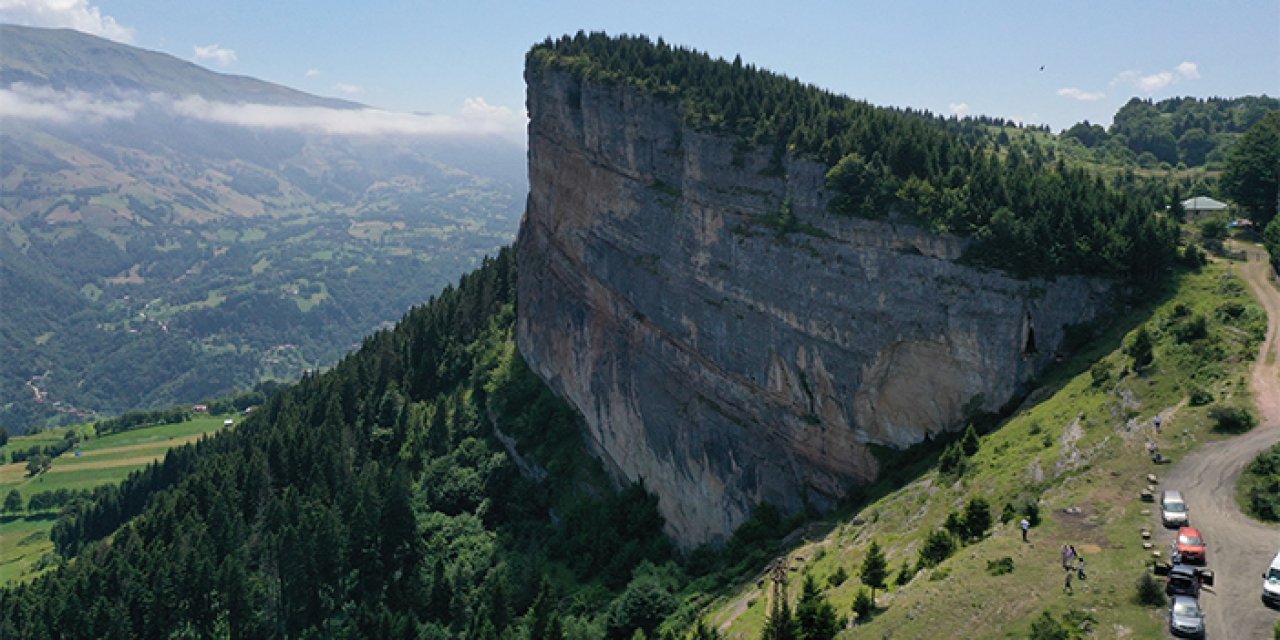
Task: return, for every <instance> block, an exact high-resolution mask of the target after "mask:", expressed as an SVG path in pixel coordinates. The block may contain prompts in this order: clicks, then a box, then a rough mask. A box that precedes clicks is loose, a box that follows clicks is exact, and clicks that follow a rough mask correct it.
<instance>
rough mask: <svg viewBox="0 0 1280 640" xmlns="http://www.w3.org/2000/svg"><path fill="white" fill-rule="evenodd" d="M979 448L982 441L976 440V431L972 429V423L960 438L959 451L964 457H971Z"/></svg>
mask: <svg viewBox="0 0 1280 640" xmlns="http://www.w3.org/2000/svg"><path fill="white" fill-rule="evenodd" d="M981 446H982V441H981V440H980V439H978V430H977V429H975V428H974V427H973V423H969V427H968V428H966V429H965V430H964V436H963V437H961V438H960V450H961V451H963V452H964V455H965V456H967V457H973V455H974V454H976V453H978V448H979V447H981Z"/></svg>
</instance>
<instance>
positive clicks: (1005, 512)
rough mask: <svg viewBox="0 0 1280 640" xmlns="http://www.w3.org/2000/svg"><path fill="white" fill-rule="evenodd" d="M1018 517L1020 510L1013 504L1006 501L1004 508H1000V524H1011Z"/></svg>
mask: <svg viewBox="0 0 1280 640" xmlns="http://www.w3.org/2000/svg"><path fill="white" fill-rule="evenodd" d="M1016 517H1018V510H1017V509H1014V508H1013V504H1012V503H1009V502H1006V503H1004V508H1003V509H1001V510H1000V524H1009V522H1010V521H1012V520H1013V519H1014V518H1016Z"/></svg>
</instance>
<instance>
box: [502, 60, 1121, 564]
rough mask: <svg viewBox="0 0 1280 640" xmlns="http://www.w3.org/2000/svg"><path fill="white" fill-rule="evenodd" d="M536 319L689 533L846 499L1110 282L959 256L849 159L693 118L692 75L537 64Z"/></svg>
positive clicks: (989, 404)
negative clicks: (759, 140) (851, 197)
mask: <svg viewBox="0 0 1280 640" xmlns="http://www.w3.org/2000/svg"><path fill="white" fill-rule="evenodd" d="M525 78H526V81H527V83H528V109H529V117H530V123H529V183H530V193H529V199H528V206H527V211H526V214H525V219H524V221H523V223H522V225H521V230H520V234H519V238H518V240H517V245H516V252H517V259H518V263H519V264H518V269H519V273H520V279H519V296H518V299H519V312H518V326H517V340H518V345H519V348H520V351H521V353H522V354H523V355H524V357H525V358H526V360H527V361H528V363H529V365H530V366H531V367H532V369H533V370H534V371H535V372H537V373H538V375H540V376H541V377H542V378H543V379H545V380H546V381H547V382H548V384H549V385H550V386H551V388H552V389H554V390H555V391H556V392H557V393H558V394H560V395H561V396H563V397H564V398H566V399H567V400H568V401H569V402H571V403H572V404H573V405H574V406H576V407H577V408H578V410H579V411H581V413H582V415H583V416H584V418H585V420H586V424H587V429H588V434H587V438H588V441H589V442H590V444H591V446H592V447H593V448H594V450H595V452H596V453H597V455H599V456H600V457H601V458H602V459H603V460H604V461H605V464H606V467H608V468H609V469H610V470H611V472H612V473H613V474H614V476H615V477H616V478H618V479H619V480H624V481H640V480H642V481H643V482H644V484H645V486H646V488H648V489H649V490H650V491H652V492H654V493H655V494H656V495H657V496H658V497H659V500H660V502H659V507H660V509H661V511H662V514H663V516H664V517H665V518H666V523H667V529H668V532H669V533H670V534H671V536H672V537H673V538H674V539H675V540H676V541H677V542H678V543H679V544H681V545H682V546H685V547H690V546H694V545H697V544H700V543H704V542H712V543H715V542H718V541H722V540H724V539H725V538H726V537H727V536H728V535H729V534H730V533H732V531H733V529H734V528H735V527H736V526H737V525H739V524H741V523H742V522H743V520H745V519H746V518H747V517H748V516H749V514H750V512H751V511H752V509H753V508H754V507H755V506H756V505H757V504H759V503H761V502H769V503H772V504H773V505H775V506H777V507H779V508H780V509H782V510H783V511H784V512H795V511H797V510H801V509H806V508H808V509H816V510H819V511H823V510H827V509H830V508H832V507H834V506H835V505H836V504H837V502H838V501H839V500H840V499H841V497H843V496H844V495H845V494H846V493H847V492H848V491H849V489H850V488H852V487H854V486H857V485H858V484H861V483H866V482H868V481H870V480H872V479H874V478H875V477H876V475H877V473H878V472H879V468H878V465H877V461H876V459H875V457H873V455H872V454H871V451H870V448H869V445H871V444H880V445H887V446H893V447H904V446H907V445H910V444H912V443H916V442H919V441H921V440H923V439H925V438H926V437H928V436H930V435H931V434H935V433H938V432H940V431H943V430H947V429H954V428H957V427H961V426H963V425H962V421H963V419H964V415H965V411H966V410H975V409H981V410H986V411H993V410H995V409H997V408H999V407H1000V406H1001V405H1003V404H1004V403H1006V402H1008V401H1009V400H1010V399H1011V398H1013V397H1014V396H1015V395H1016V394H1017V393H1018V391H1019V390H1021V389H1022V388H1024V386H1025V384H1026V383H1027V382H1028V381H1029V380H1031V379H1032V378H1033V377H1034V376H1035V374H1036V373H1037V372H1038V371H1040V370H1042V369H1043V368H1044V367H1046V366H1048V365H1049V364H1050V363H1051V362H1052V360H1053V354H1054V351H1055V349H1057V348H1058V346H1059V345H1060V344H1061V342H1062V339H1063V335H1064V328H1065V327H1066V326H1067V325H1070V324H1077V323H1084V322H1088V321H1090V320H1092V319H1094V318H1095V317H1097V316H1098V315H1099V314H1100V313H1102V312H1103V311H1104V310H1105V309H1106V306H1107V304H1108V301H1109V291H1110V288H1111V287H1110V285H1109V281H1106V280H1100V279H1089V278H1084V277H1079V276H1070V277H1059V278H1056V279H1054V280H1052V281H1048V280H1019V279H1015V278H1013V277H1011V276H1009V275H1006V274H1004V273H1002V272H998V271H992V270H980V269H975V268H971V267H967V266H964V265H961V264H958V263H957V262H956V259H957V258H958V257H959V256H960V255H961V253H962V252H963V250H964V248H965V246H966V244H965V243H966V240H964V239H962V238H958V237H955V236H948V235H941V234H934V233H929V232H927V231H925V230H922V229H920V228H917V227H913V226H909V225H899V224H893V223H891V222H886V221H875V220H867V219H861V218H852V217H848V216H841V215H836V214H832V213H829V212H828V208H827V204H828V201H829V199H830V197H831V194H829V193H827V192H826V191H825V189H824V175H825V173H826V168H825V167H824V166H822V165H820V164H818V163H816V162H811V161H808V160H804V159H799V158H796V157H793V156H792V155H790V154H788V155H787V156H785V157H784V158H783V159H782V167H781V169H782V170H781V171H779V170H778V165H777V161H776V159H775V158H774V157H773V156H772V154H771V153H770V151H769V150H767V149H752V148H749V147H745V146H744V145H742V144H741V143H740V142H738V140H737V138H735V137H731V136H726V135H717V134H713V133H706V132H703V131H700V130H699V129H697V128H695V127H692V126H690V125H688V124H686V122H685V120H684V118H683V117H682V106H681V103H680V101H679V98H678V97H675V96H672V95H663V94H656V93H645V92H641V91H639V90H637V89H636V88H634V87H632V86H629V85H627V84H625V83H614V82H608V81H592V80H587V79H583V78H581V77H578V76H575V75H573V74H571V73H569V72H567V71H564V70H560V69H557V68H555V67H540V66H538V65H530V66H529V68H527V69H526V72H525Z"/></svg>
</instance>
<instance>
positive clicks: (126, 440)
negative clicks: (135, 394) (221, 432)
mask: <svg viewBox="0 0 1280 640" xmlns="http://www.w3.org/2000/svg"><path fill="white" fill-rule="evenodd" d="M223 420H224V416H206V417H201V418H197V419H195V420H192V421H190V422H184V423H181V424H171V425H161V426H156V427H146V428H143V429H136V430H133V431H126V432H124V433H117V434H112V435H108V436H103V437H101V438H93V439H91V440H87V441H84V442H82V443H81V444H80V446H79V447H77V448H75V449H72V450H71V451H68V452H67V453H65V454H63V455H61V456H59V457H58V458H57V459H55V460H54V462H53V466H52V467H50V469H49V470H48V471H46V472H45V473H42V474H40V475H39V476H37V477H35V478H28V477H26V474H27V471H26V463H14V464H5V465H0V500H2V499H3V498H4V496H7V495H9V491H10V490H12V489H17V490H18V491H19V492H21V493H22V498H23V500H30V499H31V496H33V495H36V494H39V493H44V492H46V491H53V490H56V489H76V490H78V489H92V488H94V487H97V486H100V485H104V484H109V483H114V482H120V481H121V480H123V479H124V478H125V476H127V475H129V472H131V471H133V470H135V469H138V468H141V467H143V466H145V465H146V464H148V463H149V462H151V461H153V460H156V459H159V458H161V457H163V456H164V454H165V452H166V451H168V450H169V449H170V448H172V447H176V446H180V445H183V444H186V443H188V442H195V441H196V440H198V439H199V438H200V437H201V436H203V435H204V434H206V433H212V432H214V431H217V430H218V429H221V428H222V421H223ZM66 431H67V430H66V429H51V430H49V431H45V432H42V433H39V434H36V435H33V436H15V437H13V438H12V439H10V441H9V444H7V445H6V446H4V447H0V457H2V458H3V459H5V460H8V459H9V451H10V450H14V449H26V448H28V447H31V446H32V445H36V444H52V443H55V442H58V441H60V440H62V438H63V435H64V434H65V433H66ZM76 451H80V455H79V456H76V455H74V454H75V452H76ZM56 517H57V514H56V513H26V514H23V515H22V516H20V517H15V516H9V515H6V516H4V517H0V584H4V583H7V582H9V581H11V580H18V579H23V580H25V579H28V578H31V577H34V575H35V574H36V572H33V571H32V569H33V568H35V567H36V564H37V563H38V562H39V560H40V558H41V557H42V556H44V555H45V554H46V553H48V552H50V551H52V550H53V543H52V542H51V541H50V540H49V530H50V529H52V528H53V523H54V522H55V520H56Z"/></svg>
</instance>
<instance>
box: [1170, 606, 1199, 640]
mask: <svg viewBox="0 0 1280 640" xmlns="http://www.w3.org/2000/svg"><path fill="white" fill-rule="evenodd" d="M1169 631H1172V632H1173V635H1175V636H1185V637H1188V638H1203V637H1204V611H1203V610H1201V609H1200V603H1199V602H1198V601H1197V600H1196V599H1195V598H1192V597H1191V596H1174V597H1173V603H1172V604H1170V605H1169Z"/></svg>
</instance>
